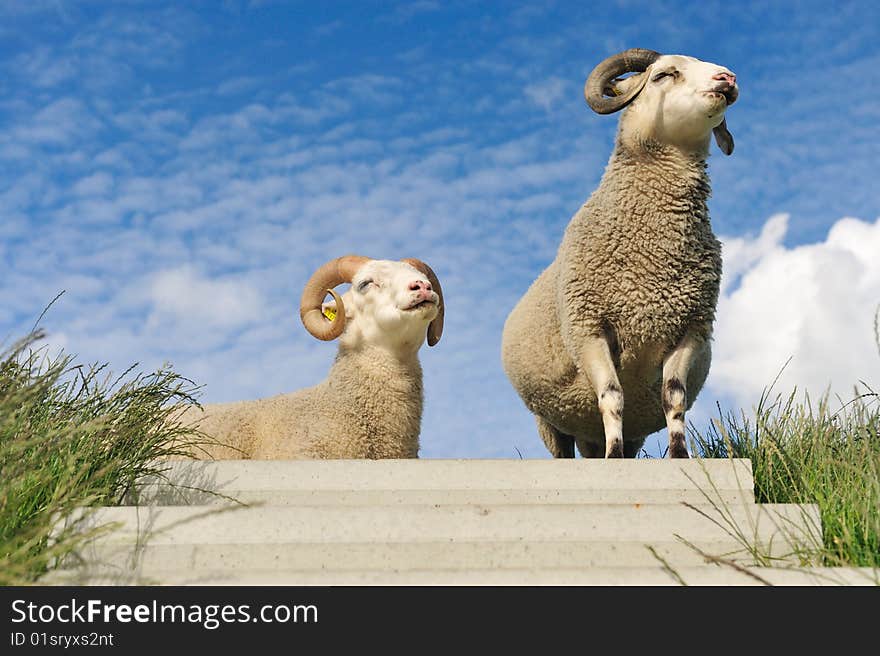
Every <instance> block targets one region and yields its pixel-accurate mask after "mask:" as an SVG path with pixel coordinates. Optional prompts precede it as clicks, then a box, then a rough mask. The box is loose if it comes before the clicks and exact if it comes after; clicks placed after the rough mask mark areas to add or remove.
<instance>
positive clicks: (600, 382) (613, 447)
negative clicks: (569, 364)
mask: <svg viewBox="0 0 880 656" xmlns="http://www.w3.org/2000/svg"><path fill="white" fill-rule="evenodd" d="M581 362H582V363H583V371H584V373H585V374H586V376H587V378H588V379H589V381H590V384H591V385H592V386H593V389H594V390H595V391H596V396H597V397H598V398H599V412H601V413H602V424H603V425H604V426H605V457H606V458H623V388H622V387H621V386H620V380H619V379H618V377H617V370H616V369H615V368H614V360H613V359H612V357H611V348H610V347H609V345H608V340H607V339H605V338H604V337H592V338H590V339H588V340H587V342H586V344H585V345H584V349H583V351H582V353H581Z"/></svg>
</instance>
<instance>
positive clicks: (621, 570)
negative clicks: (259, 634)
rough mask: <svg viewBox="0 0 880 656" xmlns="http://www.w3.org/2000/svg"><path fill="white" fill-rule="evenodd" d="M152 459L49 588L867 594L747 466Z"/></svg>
mask: <svg viewBox="0 0 880 656" xmlns="http://www.w3.org/2000/svg"><path fill="white" fill-rule="evenodd" d="M165 464H167V467H168V471H167V472H166V473H165V479H154V480H151V481H146V482H145V484H144V485H143V486H142V487H141V488H140V489H138V490H136V491H135V493H134V494H133V496H132V501H137V503H138V505H136V506H135V505H131V506H120V507H112V508H109V507H108V508H100V509H97V510H92V511H84V513H83V514H82V515H81V516H80V517H76V518H71V519H70V520H69V521H74V520H78V521H79V523H78V524H77V528H78V530H82V529H87V528H89V527H98V526H106V525H108V524H109V525H112V526H113V527H114V530H112V531H111V532H109V533H107V534H105V535H103V536H102V537H100V538H98V539H96V540H92V541H90V542H88V543H87V544H86V545H85V546H84V547H83V548H82V549H81V551H80V552H79V553H78V554H77V557H76V558H71V559H68V560H67V561H66V562H65V563H63V566H62V567H61V568H59V569H57V570H55V571H54V572H53V573H52V574H50V575H49V576H48V577H47V578H46V579H45V582H46V583H66V584H70V583H73V584H127V585H130V584H174V585H181V584H195V585H199V584H210V585H218V584H220V585H263V584H268V585H426V584H438V585H450V584H453V585H454V584H462V585H485V584H489V585H542V584H548V585H660V584H672V585H676V584H682V583H691V584H697V585H733V584H744V585H748V584H766V583H772V584H792V585H805V584H806V585H812V584H842V583H843V584H859V583H864V584H874V583H876V578H875V574H874V572H871V571H863V570H855V569H839V570H838V569H835V570H831V569H828V568H819V567H815V566H813V564H812V563H810V556H809V554H810V550H811V545H815V544H816V543H817V542H818V541H819V540H820V539H821V537H820V536H821V523H820V519H819V515H818V510H817V508H816V507H815V506H814V505H809V504H807V505H794V504H756V503H755V501H754V494H753V486H754V484H753V479H752V471H751V463H750V462H749V461H747V460H697V459H694V460H686V461H680V460H649V459H643V460H608V461H606V460H585V459H576V460H427V459H426V460H399V461H389V460H384V461H366V460H358V461H344V460H338V461H221V462H191V461H177V462H168V463H165ZM755 554H759V555H760V556H761V557H762V558H764V559H767V558H769V559H772V562H773V563H774V564H775V566H774V567H756V566H755V565H757V564H758V562H757V561H756V559H755ZM707 557H708V560H707ZM765 562H766V561H765Z"/></svg>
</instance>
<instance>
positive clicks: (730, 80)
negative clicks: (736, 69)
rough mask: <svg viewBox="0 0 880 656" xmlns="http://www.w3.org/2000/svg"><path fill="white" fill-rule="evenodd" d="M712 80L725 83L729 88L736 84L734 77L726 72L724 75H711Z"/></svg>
mask: <svg viewBox="0 0 880 656" xmlns="http://www.w3.org/2000/svg"><path fill="white" fill-rule="evenodd" d="M712 79H713V80H721V81H723V82H727V83H728V84H729V85H730V86H733V85H734V84H736V75H734V74H733V73H728V72H726V71H725V72H724V73H718V74H716V75H713V76H712Z"/></svg>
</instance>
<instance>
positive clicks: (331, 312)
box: [324, 306, 336, 321]
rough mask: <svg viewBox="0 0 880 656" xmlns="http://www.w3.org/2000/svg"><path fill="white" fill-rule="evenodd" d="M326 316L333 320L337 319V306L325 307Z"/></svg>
mask: <svg viewBox="0 0 880 656" xmlns="http://www.w3.org/2000/svg"><path fill="white" fill-rule="evenodd" d="M324 316H325V317H327V318H328V319H330V321H333V320H334V319H336V308H334V307H330V306H327V307H325V308H324Z"/></svg>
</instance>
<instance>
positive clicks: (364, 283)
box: [357, 278, 373, 294]
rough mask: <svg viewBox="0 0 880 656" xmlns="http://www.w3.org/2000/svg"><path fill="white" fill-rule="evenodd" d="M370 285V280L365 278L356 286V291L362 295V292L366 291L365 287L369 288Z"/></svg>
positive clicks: (371, 282)
mask: <svg viewBox="0 0 880 656" xmlns="http://www.w3.org/2000/svg"><path fill="white" fill-rule="evenodd" d="M372 284H373V281H372V280H370V279H369V278H367V279H366V280H362V281H361V282H360V283H359V284H358V286H357V290H358V291H359V292H361V293H362V294H363V293H364V291H365V290H366V289H367V287H369V286H370V285H372Z"/></svg>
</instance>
